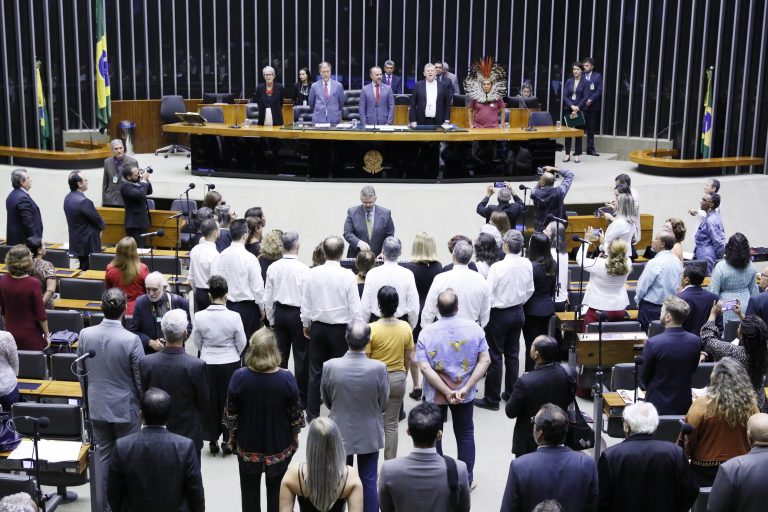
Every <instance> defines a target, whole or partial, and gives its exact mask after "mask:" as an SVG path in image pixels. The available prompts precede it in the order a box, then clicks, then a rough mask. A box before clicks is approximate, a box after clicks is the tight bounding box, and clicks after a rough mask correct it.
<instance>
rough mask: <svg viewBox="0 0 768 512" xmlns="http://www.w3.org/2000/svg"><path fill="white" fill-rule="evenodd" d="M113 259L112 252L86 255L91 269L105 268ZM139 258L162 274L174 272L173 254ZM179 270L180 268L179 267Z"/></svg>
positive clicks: (143, 255)
mask: <svg viewBox="0 0 768 512" xmlns="http://www.w3.org/2000/svg"><path fill="white" fill-rule="evenodd" d="M114 259H115V255H114V254H110V253H106V252H93V253H91V255H90V256H89V257H88V261H89V262H90V265H91V270H106V269H107V265H109V264H110V263H112V260H114ZM139 259H140V260H141V262H142V263H144V264H145V265H147V266H148V267H149V266H150V265H153V268H154V270H156V271H158V272H161V273H163V274H174V273H175V272H176V258H175V257H173V256H154V257H150V255H149V254H142V255H141V256H140V257H139ZM179 270H181V269H179Z"/></svg>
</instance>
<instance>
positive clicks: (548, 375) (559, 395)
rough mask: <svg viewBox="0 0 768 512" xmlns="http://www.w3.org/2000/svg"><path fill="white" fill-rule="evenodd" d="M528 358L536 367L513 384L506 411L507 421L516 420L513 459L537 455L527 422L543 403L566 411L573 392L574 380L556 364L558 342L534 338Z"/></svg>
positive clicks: (540, 337) (571, 400)
mask: <svg viewBox="0 0 768 512" xmlns="http://www.w3.org/2000/svg"><path fill="white" fill-rule="evenodd" d="M531 358H532V359H533V360H534V362H535V363H536V366H535V367H534V369H533V371H530V372H528V373H525V374H523V375H522V376H520V377H519V378H518V379H517V381H515V387H514V388H513V389H512V396H510V397H509V400H507V405H506V408H505V411H506V413H507V417H509V418H517V421H515V433H514V434H513V436H512V453H514V454H515V457H522V456H523V455H525V454H526V453H532V452H535V451H536V446H537V444H536V439H534V438H533V431H532V430H531V425H530V424H529V423H528V422H527V421H526V418H530V417H532V416H534V415H535V414H536V412H537V411H538V410H539V409H540V408H541V406H542V405H544V404H546V403H551V404H555V405H557V406H558V407H560V408H561V409H564V410H565V409H568V406H569V405H570V404H571V402H573V398H574V393H575V389H576V388H575V385H576V382H575V379H574V378H573V377H572V376H571V375H570V374H569V373H568V371H567V370H566V369H565V368H563V367H562V366H560V364H559V363H558V362H557V358H558V348H557V340H555V339H554V338H551V337H549V336H543V335H542V336H539V337H538V338H536V339H535V340H534V341H533V345H532V346H531Z"/></svg>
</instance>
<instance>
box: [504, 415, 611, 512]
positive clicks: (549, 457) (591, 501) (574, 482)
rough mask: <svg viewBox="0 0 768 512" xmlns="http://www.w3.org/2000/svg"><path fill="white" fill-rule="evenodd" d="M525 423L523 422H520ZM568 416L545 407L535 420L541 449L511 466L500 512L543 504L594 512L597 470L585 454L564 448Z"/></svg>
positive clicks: (537, 441) (515, 460) (512, 511)
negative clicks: (565, 504) (561, 504)
mask: <svg viewBox="0 0 768 512" xmlns="http://www.w3.org/2000/svg"><path fill="white" fill-rule="evenodd" d="M521 419H522V418H521ZM567 432H568V416H566V414H565V411H563V410H562V409H561V408H560V407H558V406H556V405H553V404H544V405H543V406H541V409H540V410H539V412H538V413H536V416H535V417H534V418H533V435H534V437H535V438H536V444H538V445H539V447H538V449H537V450H536V451H535V452H533V453H529V454H528V455H523V456H522V457H520V458H519V459H518V458H516V459H514V460H513V461H512V463H511V464H510V465H509V476H508V477H507V486H506V488H505V489H504V498H503V500H502V502H501V512H523V511H527V510H533V508H534V507H535V506H536V505H537V504H538V503H541V502H542V501H544V500H550V499H554V500H557V501H558V502H560V503H567V504H568V508H567V509H565V510H595V509H596V506H597V468H596V467H595V462H594V461H593V460H592V458H591V457H590V456H588V455H587V454H585V453H582V452H577V451H574V450H571V449H570V448H568V447H567V446H565V444H564V443H565V435H566V433H567Z"/></svg>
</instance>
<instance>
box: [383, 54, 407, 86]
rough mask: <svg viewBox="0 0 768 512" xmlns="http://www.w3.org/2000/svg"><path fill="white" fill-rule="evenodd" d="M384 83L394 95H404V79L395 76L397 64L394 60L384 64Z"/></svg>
mask: <svg viewBox="0 0 768 512" xmlns="http://www.w3.org/2000/svg"><path fill="white" fill-rule="evenodd" d="M382 82H383V83H385V84H387V85H388V86H389V87H390V88H391V89H392V93H393V94H404V93H405V90H404V89H403V79H402V78H400V77H399V76H397V75H396V74H395V62H394V61H393V60H387V61H386V62H384V76H383V77H382Z"/></svg>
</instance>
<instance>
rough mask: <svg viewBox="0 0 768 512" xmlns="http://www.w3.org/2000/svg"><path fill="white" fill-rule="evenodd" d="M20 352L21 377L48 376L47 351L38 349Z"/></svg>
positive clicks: (38, 377) (39, 377) (41, 378)
mask: <svg viewBox="0 0 768 512" xmlns="http://www.w3.org/2000/svg"><path fill="white" fill-rule="evenodd" d="M18 352H19V378H20V379H39V380H43V379H45V378H47V373H48V371H47V370H48V361H47V358H46V357H45V352H42V351H37V350H19V351H18Z"/></svg>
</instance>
